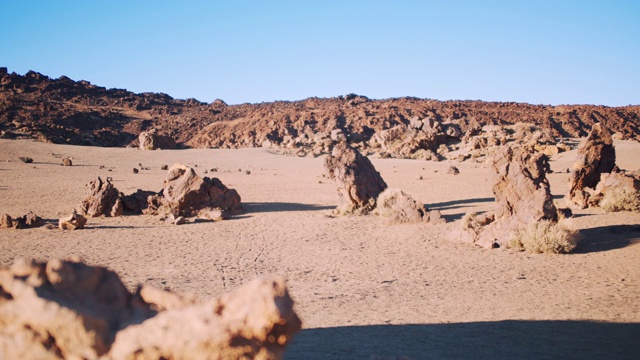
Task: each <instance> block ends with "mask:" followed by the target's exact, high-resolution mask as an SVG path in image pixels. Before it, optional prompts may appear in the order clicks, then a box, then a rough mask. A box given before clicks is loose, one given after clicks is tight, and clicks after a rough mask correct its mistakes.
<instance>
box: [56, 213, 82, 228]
mask: <svg viewBox="0 0 640 360" xmlns="http://www.w3.org/2000/svg"><path fill="white" fill-rule="evenodd" d="M86 223H87V218H86V217H84V216H82V215H80V214H78V213H77V212H75V211H74V212H73V213H71V215H69V216H68V217H64V218H61V219H60V220H58V227H59V228H60V230H80V229H84V225H85V224H86Z"/></svg>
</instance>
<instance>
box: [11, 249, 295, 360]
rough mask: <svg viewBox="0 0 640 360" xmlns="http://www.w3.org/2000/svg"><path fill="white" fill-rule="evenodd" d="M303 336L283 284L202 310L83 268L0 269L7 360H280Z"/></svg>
mask: <svg viewBox="0 0 640 360" xmlns="http://www.w3.org/2000/svg"><path fill="white" fill-rule="evenodd" d="M300 327H301V323H300V320H299V318H298V317H297V315H296V313H295V312H294V311H293V301H292V300H291V297H290V296H289V293H288V291H287V289H286V286H285V284H284V280H283V279H281V278H259V279H255V280H253V281H251V282H249V283H247V284H245V285H244V286H242V287H240V288H238V289H236V290H235V291H233V292H231V293H228V294H224V295H222V296H221V297H219V298H217V299H212V300H209V301H204V302H198V301H197V300H195V299H193V298H190V297H183V296H179V295H176V294H172V293H169V292H165V291H162V290H158V289H153V288H149V287H147V286H144V287H142V288H141V289H139V291H138V292H137V293H136V294H132V293H130V292H128V291H127V289H126V288H125V286H124V285H123V283H122V281H121V280H120V278H119V277H118V275H117V274H116V273H114V272H113V271H110V270H108V269H106V268H102V267H97V266H96V267H94V266H88V265H85V264H83V263H82V262H80V261H79V260H77V259H76V260H71V261H60V260H51V261H49V262H47V263H42V262H30V261H24V260H22V261H17V262H16V263H15V264H14V265H12V266H11V267H9V268H2V269H0V358H3V359H63V358H65V359H70V358H73V359H80V358H84V359H97V358H100V359H105V360H107V359H133V358H136V359H222V358H224V359H239V358H251V359H280V358H282V355H283V352H284V349H285V346H286V345H287V344H288V343H289V342H290V341H291V338H292V336H293V334H294V333H295V332H297V331H298V330H300Z"/></svg>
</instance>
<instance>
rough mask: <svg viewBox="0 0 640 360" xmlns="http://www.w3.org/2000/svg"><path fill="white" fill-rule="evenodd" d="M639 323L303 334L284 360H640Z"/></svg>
mask: <svg viewBox="0 0 640 360" xmlns="http://www.w3.org/2000/svg"><path fill="white" fill-rule="evenodd" d="M638 339H640V323H603V322H591V321H517V320H507V321H496V322H472V323H453V324H425V325H369V326H344V327H333V328H320V329H306V330H303V331H302V332H301V333H299V334H298V335H296V336H295V337H294V339H293V342H292V343H291V345H290V346H289V348H288V349H287V351H286V352H285V357H284V358H285V359H289V360H290V359H311V360H313V359H365V360H366V359H370V358H371V357H372V356H380V357H389V358H390V359H395V357H400V356H405V357H408V358H410V359H414V360H415V359H638V358H640V341H638Z"/></svg>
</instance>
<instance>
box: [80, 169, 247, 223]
mask: <svg viewBox="0 0 640 360" xmlns="http://www.w3.org/2000/svg"><path fill="white" fill-rule="evenodd" d="M241 210H242V204H241V198H240V195H239V194H238V192H237V191H236V190H235V189H229V188H227V187H226V186H225V185H224V184H223V183H222V182H221V181H220V179H218V178H209V177H200V176H198V175H197V174H196V172H195V170H194V169H193V168H191V167H188V166H185V165H181V164H175V165H173V166H172V167H171V168H170V169H168V172H167V177H166V179H165V180H164V185H163V188H162V190H160V191H159V192H155V191H149V190H141V189H138V190H136V191H135V192H134V193H131V194H129V195H124V194H123V193H121V192H120V191H118V190H117V189H116V188H115V187H114V186H113V184H111V182H110V179H109V178H107V180H106V181H103V180H102V179H101V178H98V179H96V180H93V181H91V182H90V183H89V184H88V185H87V191H86V197H85V199H84V200H83V201H82V203H81V204H80V206H79V209H78V211H79V212H80V213H81V214H83V215H88V216H90V217H98V216H119V215H122V213H123V212H124V211H127V212H129V213H132V214H146V215H162V216H164V217H166V218H168V219H170V222H173V223H175V224H183V223H185V222H186V218H190V217H198V218H199V219H206V220H214V221H217V220H221V219H223V218H225V217H227V216H228V215H229V214H233V213H237V212H239V211H241Z"/></svg>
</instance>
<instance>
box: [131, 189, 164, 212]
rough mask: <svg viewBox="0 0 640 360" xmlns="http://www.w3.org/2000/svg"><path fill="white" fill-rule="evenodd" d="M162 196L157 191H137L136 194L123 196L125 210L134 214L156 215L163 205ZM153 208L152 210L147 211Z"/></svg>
mask: <svg viewBox="0 0 640 360" xmlns="http://www.w3.org/2000/svg"><path fill="white" fill-rule="evenodd" d="M161 196H162V195H161V194H159V193H157V192H155V191H147V190H140V189H138V190H136V192H134V193H132V194H129V195H126V196H123V197H122V204H123V205H124V209H125V210H127V211H130V212H132V213H134V214H146V213H147V212H151V213H154V212H155V211H156V210H157V208H158V207H159V206H160V205H161V204H160V202H161V199H160V198H161ZM150 207H151V210H149V211H147V209H149V208H150Z"/></svg>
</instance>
